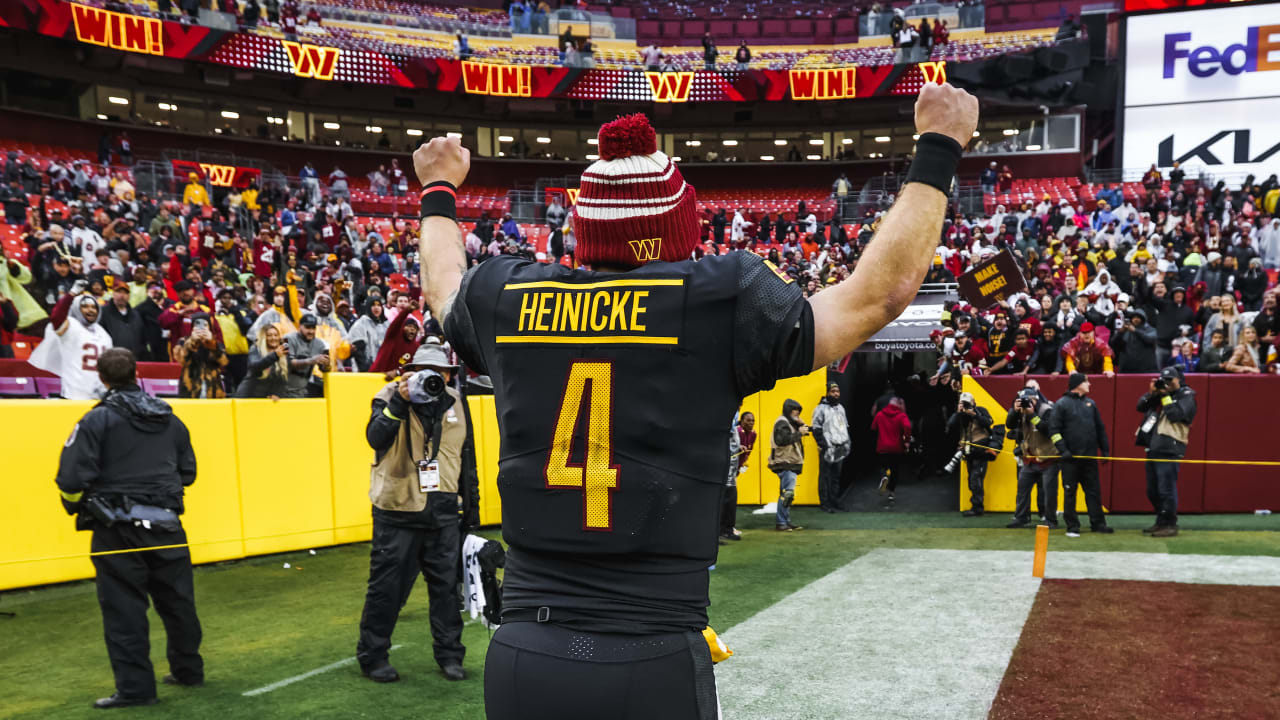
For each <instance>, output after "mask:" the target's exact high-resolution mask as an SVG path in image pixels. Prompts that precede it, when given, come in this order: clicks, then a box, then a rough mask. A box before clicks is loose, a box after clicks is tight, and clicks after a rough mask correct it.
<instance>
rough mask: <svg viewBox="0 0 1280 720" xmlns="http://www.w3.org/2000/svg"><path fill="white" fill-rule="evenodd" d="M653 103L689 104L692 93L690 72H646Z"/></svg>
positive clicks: (691, 75)
mask: <svg viewBox="0 0 1280 720" xmlns="http://www.w3.org/2000/svg"><path fill="white" fill-rule="evenodd" d="M644 76H645V77H646V78H648V80H649V89H650V90H651V91H653V101H654V102H689V93H691V92H692V91H693V73H692V72H668V73H663V72H647V73H645V74H644Z"/></svg>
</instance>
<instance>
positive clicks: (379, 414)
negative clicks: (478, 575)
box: [356, 342, 480, 683]
mask: <svg viewBox="0 0 1280 720" xmlns="http://www.w3.org/2000/svg"><path fill="white" fill-rule="evenodd" d="M403 370H404V372H405V374H404V375H402V376H401V377H400V379H399V380H398V381H397V382H394V383H391V384H389V385H387V386H386V387H384V388H383V389H382V390H381V391H380V392H379V393H378V394H377V396H376V397H375V398H374V400H373V414H372V415H371V416H370V418H369V425H368V427H367V428H366V430H365V434H366V437H367V439H368V441H369V446H370V447H372V448H373V449H374V451H375V452H376V453H377V461H376V462H375V463H374V465H373V470H372V472H371V474H370V480H369V499H370V500H371V501H372V502H373V549H372V552H371V557H370V560H369V590H368V592H367V594H366V595H365V600H364V613H363V614H362V615H361V617H360V640H359V642H358V643H357V645H356V659H358V660H359V661H360V669H361V671H362V672H363V673H364V675H365V676H366V677H368V678H369V679H371V680H374V681H375V682H384V683H385V682H395V681H397V680H399V679H400V674H399V673H397V672H396V669H395V668H394V667H392V666H391V664H390V663H389V662H388V660H387V653H388V652H389V651H390V649H391V634H392V632H393V631H394V630H395V627H396V619H397V618H398V617H399V616H400V608H401V607H402V606H404V604H405V603H406V602H407V601H408V600H409V593H410V591H412V590H413V584H414V581H415V580H416V579H417V575H418V573H419V572H421V573H422V576H423V577H424V578H426V581H427V594H428V597H429V598H430V602H431V604H430V616H431V637H432V639H433V641H434V643H433V647H434V650H435V660H436V663H438V664H439V665H440V669H441V671H442V672H443V673H444V676H445V677H446V678H448V679H449V680H462V679H464V678H466V672H465V671H464V670H463V669H462V659H463V656H464V655H465V654H466V648H464V647H463V646H462V614H461V613H460V612H459V609H458V572H459V570H458V569H459V563H460V559H461V548H462V540H461V529H460V528H459V513H461V515H462V517H461V521H462V524H463V525H466V526H467V527H468V528H474V527H477V526H479V524H480V522H479V512H480V510H479V508H480V506H479V497H480V482H479V478H478V476H477V475H476V470H475V455H474V451H473V450H471V447H470V445H469V444H468V442H467V439H468V437H469V435H470V432H469V430H468V428H469V425H470V419H469V417H468V415H467V404H466V403H465V402H463V401H462V396H461V395H459V393H458V391H457V390H456V389H454V387H453V386H452V381H453V377H454V375H455V374H456V373H457V372H458V366H457V365H454V364H452V363H450V362H449V359H448V357H447V355H446V354H445V351H444V348H443V347H441V346H440V345H439V344H438V343H435V342H427V343H424V344H423V345H422V346H420V347H419V348H418V350H417V351H416V352H415V353H414V355H413V360H412V362H410V363H409V364H407V365H405V366H404V367H403Z"/></svg>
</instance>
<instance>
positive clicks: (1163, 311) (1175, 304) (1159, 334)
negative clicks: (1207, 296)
mask: <svg viewBox="0 0 1280 720" xmlns="http://www.w3.org/2000/svg"><path fill="white" fill-rule="evenodd" d="M1152 306H1153V307H1154V308H1155V310H1156V317H1155V319H1154V321H1153V324H1154V325H1155V326H1156V366H1157V367H1164V364H1165V360H1167V359H1168V357H1169V355H1171V354H1172V353H1173V341H1174V339H1175V338H1177V337H1178V336H1180V335H1181V334H1182V326H1183V325H1186V326H1188V327H1191V326H1192V325H1194V324H1195V312H1194V311H1193V310H1192V309H1191V307H1190V306H1189V305H1187V289H1186V288H1184V287H1182V286H1181V285H1179V286H1177V287H1175V288H1173V289H1172V290H1170V291H1169V294H1168V295H1167V296H1165V297H1159V296H1156V297H1154V298H1153V299H1152Z"/></svg>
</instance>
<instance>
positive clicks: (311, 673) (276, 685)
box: [241, 645, 404, 697]
mask: <svg viewBox="0 0 1280 720" xmlns="http://www.w3.org/2000/svg"><path fill="white" fill-rule="evenodd" d="M402 647H404V646H403V645H392V646H391V649H392V650H399V649H400V648H402ZM355 661H356V659H355V657H354V656H352V657H349V658H344V659H342V660H339V661H337V662H331V663H329V664H328V665H325V666H324V667H318V668H316V669H315V670H308V671H306V672H304V673H302V674H301V675H294V676H293V677H291V678H285V679H284V680H278V681H276V682H273V683H271V684H270V685H263V686H262V687H260V688H258V689H256V690H250V691H248V692H244V693H241V695H243V696H244V697H253V696H255V695H265V694H266V693H269V692H272V691H274V690H279V689H280V688H282V687H288V686H289V685H292V684H294V683H296V682H302V681H303V680H306V679H307V678H313V677H315V676H316V675H323V674H324V673H327V672H329V671H330V670H337V669H338V668H340V667H346V666H347V665H350V664H352V663H354V662H355Z"/></svg>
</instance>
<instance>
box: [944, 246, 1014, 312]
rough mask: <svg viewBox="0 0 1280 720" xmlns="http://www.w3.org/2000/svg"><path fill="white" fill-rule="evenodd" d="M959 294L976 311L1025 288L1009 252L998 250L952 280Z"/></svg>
mask: <svg viewBox="0 0 1280 720" xmlns="http://www.w3.org/2000/svg"><path fill="white" fill-rule="evenodd" d="M956 282H957V283H958V284H959V285H960V297H962V298H964V299H965V300H967V301H968V302H969V304H970V305H972V306H973V307H974V308H976V309H978V310H984V309H986V308H988V307H991V306H992V305H995V304H996V303H1001V302H1004V301H1005V299H1006V298H1008V297H1009V296H1011V295H1013V294H1015V293H1020V292H1023V291H1025V290H1026V289H1027V280H1026V278H1024V277H1023V276H1022V270H1020V269H1019V268H1018V261H1017V260H1015V259H1014V258H1013V253H1011V252H1009V251H1008V250H1001V251H1000V252H999V253H997V254H996V255H995V256H994V257H992V258H990V259H988V260H984V261H983V262H981V263H978V264H977V265H975V266H974V267H973V269H972V270H970V271H969V272H967V273H965V274H964V275H961V276H960V277H959V278H957V279H956Z"/></svg>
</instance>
